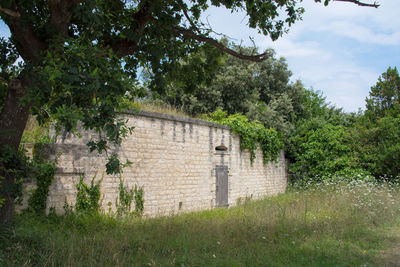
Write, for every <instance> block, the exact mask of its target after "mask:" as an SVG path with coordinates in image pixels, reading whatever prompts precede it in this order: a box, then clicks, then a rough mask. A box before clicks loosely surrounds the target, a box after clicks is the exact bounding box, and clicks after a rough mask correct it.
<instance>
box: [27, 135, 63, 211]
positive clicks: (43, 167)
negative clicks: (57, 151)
mask: <svg viewBox="0 0 400 267" xmlns="http://www.w3.org/2000/svg"><path fill="white" fill-rule="evenodd" d="M43 145H44V144H43V143H36V144H35V146H34V149H33V159H32V171H33V173H34V176H33V177H34V181H36V188H35V189H34V190H32V192H31V193H30V194H29V199H28V207H27V210H26V211H28V212H34V213H36V214H40V215H44V214H45V210H46V201H47V196H48V195H49V187H50V185H51V183H52V182H53V180H54V174H55V171H56V165H55V163H56V162H50V161H45V160H44V159H43Z"/></svg>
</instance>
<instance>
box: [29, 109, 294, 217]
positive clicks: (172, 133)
mask: <svg viewBox="0 0 400 267" xmlns="http://www.w3.org/2000/svg"><path fill="white" fill-rule="evenodd" d="M121 116H122V117H123V118H126V119H129V123H128V124H129V126H134V127H135V128H134V130H133V133H132V135H130V136H128V137H127V138H126V139H125V140H124V141H123V143H122V145H121V146H120V147H118V148H115V149H114V152H117V153H118V154H119V156H120V159H121V161H122V162H125V159H128V160H129V161H131V162H132V165H131V166H129V167H126V168H125V169H124V170H123V174H122V179H123V180H124V183H125V185H127V186H129V187H130V188H132V187H133V186H134V185H135V184H136V185H139V186H143V187H144V214H145V215H146V216H158V215H168V214H174V213H177V212H180V211H194V210H204V209H210V208H213V207H215V206H226V205H225V204H228V205H229V206H233V205H236V203H237V201H238V200H240V199H243V198H246V197H252V198H259V197H262V196H271V195H275V194H277V193H280V192H284V191H285V189H286V184H287V171H286V162H285V158H284V154H283V152H281V154H280V156H279V159H278V162H276V163H275V162H270V163H268V164H266V165H264V164H263V159H262V151H261V150H260V149H258V150H257V152H256V159H255V161H254V163H253V165H251V163H250V156H249V153H248V152H245V151H240V138H239V137H238V136H237V135H235V134H232V132H231V131H230V129H229V127H224V126H220V125H216V124H213V123H209V122H204V121H200V120H194V119H189V118H181V117H175V116H170V115H165V114H157V113H152V112H142V111H141V112H138V113H125V114H123V115H121ZM91 138H96V136H95V135H93V134H90V133H88V132H84V133H82V136H81V137H76V136H72V135H70V134H67V135H63V136H58V137H57V138H56V143H55V144H48V145H47V146H46V154H47V155H48V157H49V158H50V159H54V158H55V157H56V156H57V157H58V159H57V167H58V168H57V172H56V175H55V179H54V182H53V184H52V185H51V187H50V193H49V197H48V200H47V207H48V208H50V207H54V208H55V209H56V211H57V212H59V213H62V212H63V205H64V202H65V200H67V202H68V203H69V204H74V203H75V197H76V186H75V185H76V184H77V183H78V181H79V177H80V175H85V181H86V182H87V183H89V182H90V180H91V179H92V178H93V177H96V178H95V179H96V180H98V179H102V180H101V192H102V196H101V199H102V207H103V209H104V210H106V211H107V210H109V208H112V209H115V202H116V199H117V197H118V185H119V179H120V178H119V177H118V176H109V175H106V172H105V163H106V159H105V157H104V155H101V154H100V155H99V154H97V153H94V152H93V153H89V149H88V147H87V146H86V143H87V141H89V140H90V139H91ZM217 146H219V148H222V150H216V147H217ZM224 148H226V150H225V151H224ZM218 171H220V172H221V173H220V174H219V175H220V176H218V177H220V178H218V179H220V180H219V181H222V183H221V184H218V186H217V184H216V180H217V172H218ZM226 171H227V172H228V173H226ZM221 175H222V176H221ZM224 175H227V178H228V179H227V199H226V201H227V203H222V202H221V200H218V201H219V202H221V203H216V201H217V198H216V196H217V194H221V192H223V191H224V188H223V187H224V181H225V180H224V179H223V178H224V177H225V176H224ZM221 177H222V178H221ZM27 187H30V188H31V185H27ZM217 187H218V192H217ZM221 197H222V199H224V195H219V198H220V199H221ZM218 201H217V202H218Z"/></svg>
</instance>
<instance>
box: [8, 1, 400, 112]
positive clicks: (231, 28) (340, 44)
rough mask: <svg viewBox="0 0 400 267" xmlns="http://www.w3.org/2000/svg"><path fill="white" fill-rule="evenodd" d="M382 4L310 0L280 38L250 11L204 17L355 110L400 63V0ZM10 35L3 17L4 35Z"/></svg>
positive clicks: (337, 102)
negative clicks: (257, 26)
mask: <svg viewBox="0 0 400 267" xmlns="http://www.w3.org/2000/svg"><path fill="white" fill-rule="evenodd" d="M365 1H369V0H365ZM371 2H372V1H371ZM380 4H381V6H380V7H379V8H378V9H375V8H367V7H358V6H356V5H354V4H350V3H344V2H332V3H330V5H329V6H328V7H325V6H324V5H322V4H316V3H314V1H313V0H304V3H303V6H304V8H305V10H306V11H305V14H304V16H303V20H302V21H298V22H297V23H296V24H295V25H294V26H293V27H291V29H290V31H289V33H288V34H286V35H284V36H283V37H281V38H280V39H279V40H277V41H275V42H272V41H271V40H270V39H269V37H265V36H262V35H259V34H257V31H255V30H251V29H249V28H248V27H247V26H246V23H247V19H246V17H245V15H244V13H234V14H231V13H230V12H227V11H226V10H225V9H223V8H210V9H209V10H208V11H207V12H206V13H205V15H204V18H205V17H207V18H208V21H209V22H210V24H211V26H212V27H213V30H214V31H216V32H221V33H224V34H226V35H228V36H229V37H231V38H234V40H236V41H237V42H240V41H241V40H243V44H245V45H250V44H251V42H250V40H249V36H251V37H254V40H255V42H256V45H257V46H258V47H260V48H261V49H262V50H264V49H266V48H268V47H272V48H274V49H275V51H276V52H277V55H278V56H283V57H285V58H286V59H287V62H288V65H289V69H290V70H291V71H292V72H293V77H292V78H293V80H296V79H300V80H301V81H303V83H304V84H305V86H306V87H307V88H313V89H315V90H320V91H322V92H323V94H324V95H325V96H326V97H327V100H328V101H330V102H331V103H332V104H334V105H336V106H337V107H342V108H344V110H345V111H349V112H350V111H357V110H358V109H359V108H364V106H365V98H366V97H367V96H368V92H369V90H370V88H371V86H373V85H374V84H375V83H376V81H377V79H378V77H379V75H381V74H382V73H383V72H384V71H386V69H387V68H388V67H389V66H391V67H394V66H397V67H398V68H399V67H400V12H399V10H400V1H399V0H381V1H380ZM8 35H9V32H8V29H7V27H6V26H5V25H4V24H3V23H2V22H1V21H0V36H8Z"/></svg>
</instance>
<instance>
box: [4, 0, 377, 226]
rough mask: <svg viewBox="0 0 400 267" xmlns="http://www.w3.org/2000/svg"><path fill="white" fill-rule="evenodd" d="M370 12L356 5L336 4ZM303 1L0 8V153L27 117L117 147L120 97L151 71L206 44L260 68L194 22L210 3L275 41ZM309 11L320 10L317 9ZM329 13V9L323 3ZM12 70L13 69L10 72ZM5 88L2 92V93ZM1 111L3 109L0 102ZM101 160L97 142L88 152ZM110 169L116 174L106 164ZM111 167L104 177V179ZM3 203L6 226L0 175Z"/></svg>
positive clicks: (7, 182) (163, 0)
mask: <svg viewBox="0 0 400 267" xmlns="http://www.w3.org/2000/svg"><path fill="white" fill-rule="evenodd" d="M337 1H345V2H352V3H355V4H358V5H367V6H374V7H377V5H376V4H368V3H362V2H359V1H357V0H337ZM299 2H301V1H300V0H280V1H275V0H254V1H239V0H212V1H211V2H210V1H206V0H197V1H195V0H191V1H183V0H178V1H175V0H174V1H173V0H132V1H127V0H126V1H125V0H47V1H45V0H37V1H29V0H1V1H0V18H1V20H2V21H3V22H4V23H5V24H6V25H7V26H8V27H9V29H10V32H11V37H10V39H9V40H2V47H1V49H0V50H1V51H0V52H2V55H1V56H0V57H1V60H2V61H1V62H0V63H1V72H2V74H1V78H2V79H1V81H0V83H1V84H0V86H1V88H3V89H2V91H1V92H2V94H1V95H4V99H3V100H2V101H1V102H2V108H1V113H0V147H1V148H0V149H6V148H5V147H8V149H9V150H10V151H16V150H18V147H19V144H20V140H21V136H22V133H23V131H24V128H25V125H26V121H27V119H28V115H29V114H30V113H31V112H32V113H35V114H36V115H38V118H39V120H43V119H45V118H46V116H48V115H49V114H51V116H53V117H54V118H55V119H56V120H57V121H58V122H59V123H60V124H61V125H62V126H63V127H64V128H65V129H66V130H69V131H70V130H74V129H75V128H76V125H77V121H79V120H80V121H82V125H83V127H84V128H86V129H94V130H96V131H99V132H100V131H104V135H103V136H106V137H107V139H108V140H110V141H112V142H115V143H119V142H121V138H122V137H123V135H124V134H125V133H126V132H127V131H128V129H127V128H126V127H124V123H123V122H121V121H118V120H117V119H116V118H117V117H116V107H118V103H119V102H120V101H119V100H120V98H121V97H122V96H124V95H126V94H127V92H129V93H130V94H131V95H132V94H134V88H135V85H136V80H137V79H136V74H137V72H138V70H139V69H140V68H142V67H146V66H147V67H149V68H151V70H152V73H153V79H154V80H155V81H156V82H157V83H162V82H163V81H162V78H161V77H162V76H161V75H158V74H160V73H165V72H168V71H171V70H174V69H175V67H176V66H177V65H179V64H180V62H182V58H185V56H186V55H187V54H188V53H189V52H193V51H196V50H197V49H199V48H200V47H202V46H203V45H204V44H208V45H210V46H213V47H216V48H217V49H219V50H221V51H223V52H225V53H229V54H231V55H234V56H237V57H239V58H242V59H248V60H253V61H262V60H264V59H266V58H267V57H268V55H267V54H260V55H250V56H249V55H243V54H240V53H238V52H235V51H233V50H231V49H229V48H227V47H225V46H224V45H223V44H221V43H219V42H218V41H216V40H215V39H213V38H211V37H210V36H211V35H210V34H211V32H212V31H211V30H210V29H207V28H206V25H205V24H203V23H201V21H200V15H201V13H202V12H204V11H205V10H206V8H207V7H208V5H209V4H211V5H214V6H218V7H219V6H221V7H224V8H227V9H229V10H231V11H233V12H235V11H238V10H243V11H245V12H246V13H247V15H248V25H249V27H251V28H257V29H258V30H259V32H261V33H263V34H265V35H269V36H270V37H271V38H272V39H273V40H275V39H277V38H278V37H279V36H281V35H282V34H283V33H284V32H285V31H286V30H287V28H288V27H290V26H291V25H292V24H293V23H294V22H295V21H296V20H298V19H300V16H301V14H302V12H303V9H302V8H301V7H299V6H298V4H299ZM316 2H321V1H320V0H316ZM324 2H325V4H328V2H329V0H325V1H324ZM15 61H19V68H14V67H13V66H15V64H16V63H15ZM5 84H6V85H7V87H6V89H4V85H5ZM1 102H0V103H1ZM89 146H90V148H91V149H92V150H98V151H100V152H101V151H103V150H104V149H106V148H107V142H105V141H104V139H103V138H100V139H99V140H97V141H93V142H91V143H90V144H89ZM110 160H111V161H114V162H111V163H110V165H109V166H117V165H118V164H115V163H118V162H117V160H116V158H115V156H113V155H111V156H110ZM116 170H118V168H110V172H113V171H116ZM0 177H1V178H2V179H1V180H0V181H1V183H2V184H1V189H2V190H1V195H0V198H2V199H5V203H4V205H3V206H2V207H1V210H0V222H5V221H10V220H11V219H12V217H13V209H14V207H13V195H12V190H11V189H10V188H12V187H13V185H14V178H15V177H13V174H12V172H11V171H8V170H7V166H4V164H3V166H0Z"/></svg>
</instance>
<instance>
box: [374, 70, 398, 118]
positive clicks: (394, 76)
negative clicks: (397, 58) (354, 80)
mask: <svg viewBox="0 0 400 267" xmlns="http://www.w3.org/2000/svg"><path fill="white" fill-rule="evenodd" d="M366 102H367V105H366V108H367V110H366V115H367V116H368V117H369V118H370V119H372V120H376V119H379V118H382V117H385V116H387V115H391V116H396V115H397V114H400V75H399V72H398V70H397V68H396V67H394V68H391V67H389V68H388V69H387V71H386V72H384V73H383V74H382V75H381V76H380V77H379V79H378V82H377V83H376V85H375V86H373V87H371V91H370V93H369V97H368V98H367V99H366Z"/></svg>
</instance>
